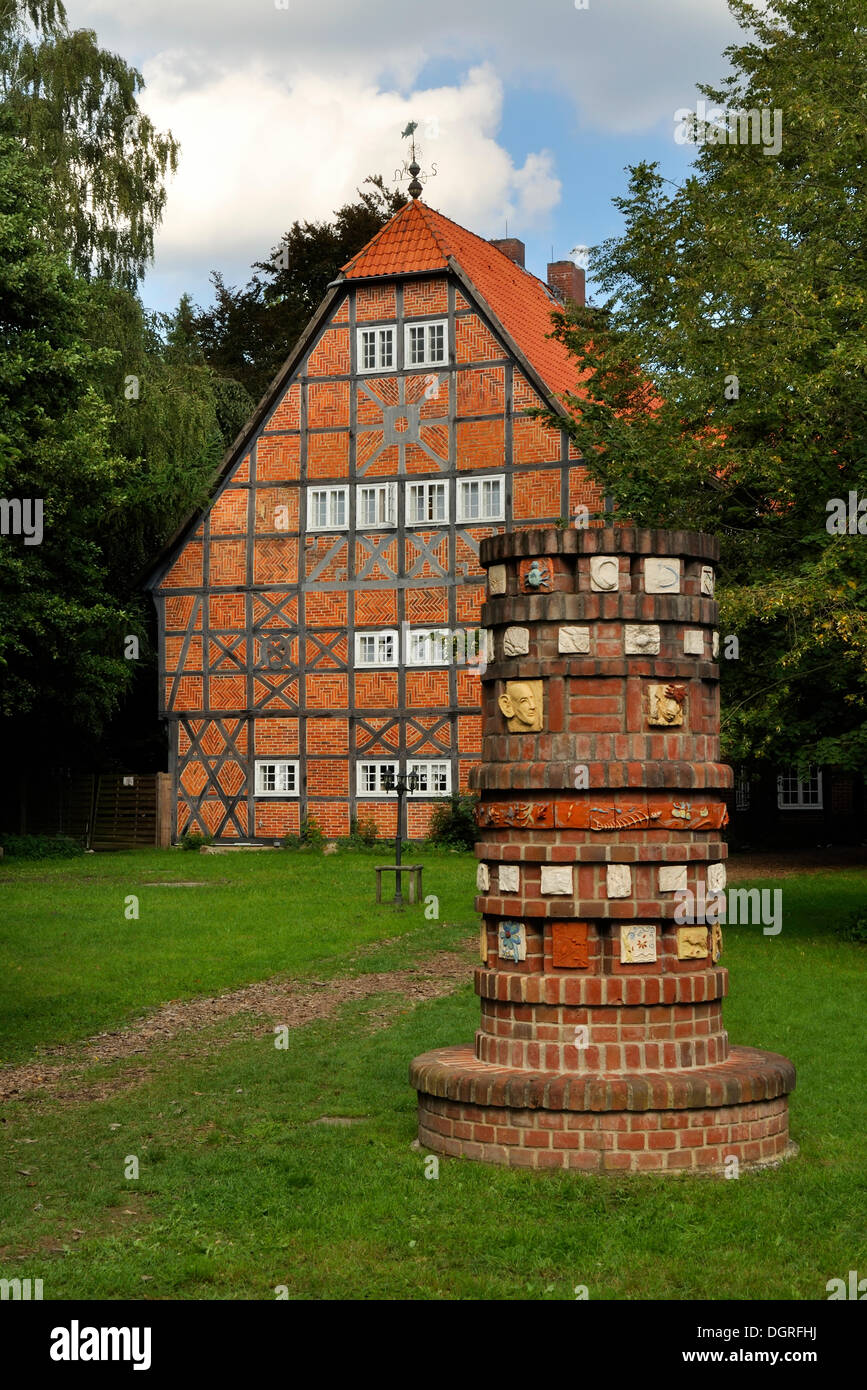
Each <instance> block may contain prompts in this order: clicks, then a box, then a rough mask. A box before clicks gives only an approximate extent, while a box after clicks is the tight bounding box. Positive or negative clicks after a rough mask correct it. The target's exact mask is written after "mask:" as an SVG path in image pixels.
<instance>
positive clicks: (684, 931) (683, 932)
mask: <svg viewBox="0 0 867 1390" xmlns="http://www.w3.org/2000/svg"><path fill="white" fill-rule="evenodd" d="M706 955H707V927H678V929H677V958H678V960H703V959H704V957H705V956H706Z"/></svg>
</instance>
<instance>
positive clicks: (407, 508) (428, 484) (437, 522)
mask: <svg viewBox="0 0 867 1390" xmlns="http://www.w3.org/2000/svg"><path fill="white" fill-rule="evenodd" d="M413 488H416V489H419V488H422V489H424V492H423V498H424V506H423V510H424V511H425V512H428V511H430V499H431V490H432V489H433V488H441V489H442V498H443V503H444V506H443V516H442V517H441V518H439V517H438V518H435V519H433V518H424V517H423V518H421V519H420V520H418V519H416V518H415V517H414V516H411V515H410V513H411V511H412V506H411V499H412V497H413ZM404 504H405V505H404V514H405V517H406V525H407V526H447V525H448V523H449V520H450V516H449V510H450V509H449V485H448V483H447V482H443V480H442V479H440V478H432V479H431V480H430V481H425V482H409V483H407V484H406V488H405V491H404Z"/></svg>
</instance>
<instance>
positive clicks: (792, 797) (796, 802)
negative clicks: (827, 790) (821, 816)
mask: <svg viewBox="0 0 867 1390" xmlns="http://www.w3.org/2000/svg"><path fill="white" fill-rule="evenodd" d="M822 805H823V802H822V772H821V769H820V768H816V767H809V768H808V769H807V775H806V777H799V776H798V769H797V768H796V767H789V768H786V769H785V771H783V772H781V773H780V774H779V776H778V777H777V806H778V808H779V809H780V810H781V811H821V810H822Z"/></svg>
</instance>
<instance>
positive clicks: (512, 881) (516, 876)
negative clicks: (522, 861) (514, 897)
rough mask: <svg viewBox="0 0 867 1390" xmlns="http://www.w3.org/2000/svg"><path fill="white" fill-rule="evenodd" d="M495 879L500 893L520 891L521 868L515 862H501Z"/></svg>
mask: <svg viewBox="0 0 867 1390" xmlns="http://www.w3.org/2000/svg"><path fill="white" fill-rule="evenodd" d="M497 881H498V883H499V887H500V892H501V893H519V892H520V891H521V870H520V869H519V868H518V865H517V864H501V865H500V868H499V871H498V874H497Z"/></svg>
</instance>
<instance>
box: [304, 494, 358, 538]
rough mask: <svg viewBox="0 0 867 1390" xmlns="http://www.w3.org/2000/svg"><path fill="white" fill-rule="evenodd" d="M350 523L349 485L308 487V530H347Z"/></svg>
mask: <svg viewBox="0 0 867 1390" xmlns="http://www.w3.org/2000/svg"><path fill="white" fill-rule="evenodd" d="M348 525H349V488H348V487H311V488H308V489H307V530H308V531H345V530H346V528H347V526H348Z"/></svg>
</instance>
